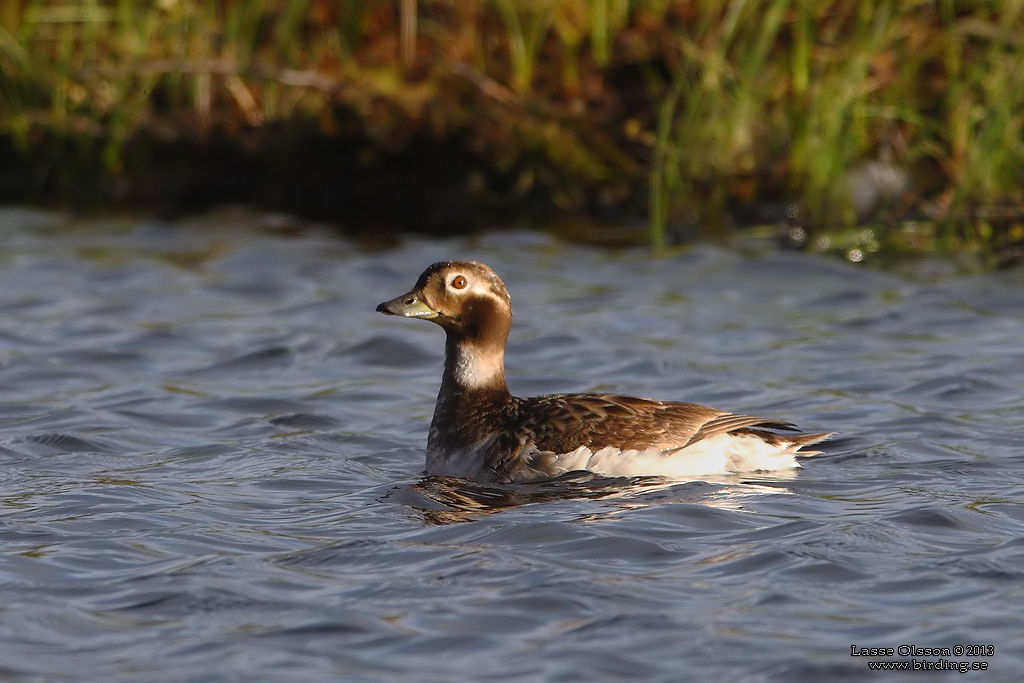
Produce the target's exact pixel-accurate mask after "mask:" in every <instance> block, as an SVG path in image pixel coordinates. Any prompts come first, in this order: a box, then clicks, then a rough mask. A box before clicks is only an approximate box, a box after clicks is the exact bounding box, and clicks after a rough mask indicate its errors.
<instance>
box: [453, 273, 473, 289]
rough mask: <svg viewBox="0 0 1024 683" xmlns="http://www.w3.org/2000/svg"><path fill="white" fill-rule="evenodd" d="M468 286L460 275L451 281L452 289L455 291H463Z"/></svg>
mask: <svg viewBox="0 0 1024 683" xmlns="http://www.w3.org/2000/svg"><path fill="white" fill-rule="evenodd" d="M468 284H469V282H467V281H466V278H465V277H463V276H462V275H456V276H455V279H454V280H452V287H454V288H455V289H465V288H466V285H468Z"/></svg>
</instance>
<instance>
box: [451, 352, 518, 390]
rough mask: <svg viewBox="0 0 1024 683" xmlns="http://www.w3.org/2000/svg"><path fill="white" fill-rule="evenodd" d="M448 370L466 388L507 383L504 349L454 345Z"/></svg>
mask: <svg viewBox="0 0 1024 683" xmlns="http://www.w3.org/2000/svg"><path fill="white" fill-rule="evenodd" d="M447 364H448V366H449V367H448V370H449V372H450V373H451V377H452V379H454V380H455V382H456V384H458V385H459V386H460V387H462V388H464V389H484V388H493V387H495V386H502V387H504V385H505V352H504V349H500V348H499V349H493V347H492V349H491V350H489V351H488V352H487V353H484V349H480V348H478V347H476V346H472V345H469V344H462V345H458V346H454V347H453V353H452V354H451V356H450V357H449V358H448V359H447Z"/></svg>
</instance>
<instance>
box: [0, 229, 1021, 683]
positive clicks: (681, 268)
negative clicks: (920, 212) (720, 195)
mask: <svg viewBox="0 0 1024 683" xmlns="http://www.w3.org/2000/svg"><path fill="white" fill-rule="evenodd" d="M281 223H282V221H280V220H275V219H272V218H260V217H252V216H249V217H245V216H241V217H239V216H235V217H232V216H229V215H223V216H220V217H219V218H218V217H213V218H206V219H202V220H198V219H197V220H192V221H184V222H181V223H175V224H167V223H156V222H139V221H135V222H131V221H126V222H111V223H109V224H104V223H99V222H93V223H90V224H88V225H79V226H67V225H64V224H63V221H62V220H61V219H60V218H54V217H48V216H45V215H41V214H33V213H28V212H23V211H15V210H5V211H2V212H0V240H2V249H0V424H2V425H3V429H2V436H0V468H2V470H0V679H2V680H4V681H80V680H96V681H126V682H127V681H255V680H260V681H277V680H280V681H331V680H346V681H453V680H467V681H513V680H515V681H526V680H545V681H638V680H644V681H687V680H694V681H787V682H790V681H808V682H818V681H860V680H886V681H893V680H900V681H902V680H913V681H923V680H926V679H927V680H928V681H935V680H984V681H1018V680H1020V676H1021V673H1020V672H1021V671H1022V670H1024V447H1022V434H1024V429H1022V426H1021V425H1022V423H1024V273H1022V272H1021V271H1019V270H1018V271H1009V272H1002V273H995V274H989V275H984V276H974V277H959V278H957V277H948V278H946V279H943V280H940V281H938V282H931V283H923V282H913V281H909V280H903V279H899V278H897V277H895V276H892V275H886V274H880V273H877V272H872V271H869V270H866V269H863V268H855V267H852V266H849V265H845V264H842V263H838V262H834V261H827V260H822V259H818V258H812V257H808V256H804V255H798V254H791V253H764V254H760V255H743V254H739V253H735V252H730V251H725V250H721V249H717V248H711V247H698V248H693V249H691V250H689V251H687V252H685V253H682V254H679V255H675V256H670V257H667V258H664V259H660V260H655V259H651V258H649V257H648V256H647V255H645V254H644V253H642V252H625V253H609V252H605V251H600V250H594V249H587V248H582V247H573V246H566V245H560V244H558V243H555V242H553V241H550V240H549V239H548V238H546V237H542V236H538V235H534V234H529V233H513V234H508V233H505V234H502V235H497V234H495V235H491V236H485V237H482V238H479V239H476V240H455V241H441V242H430V241H422V240H414V239H410V240H407V241H406V242H405V243H404V244H403V245H402V246H400V247H397V248H394V249H391V250H385V251H376V252H367V251H365V250H362V249H360V248H358V247H356V246H354V245H352V244H350V243H348V242H345V241H343V240H341V239H339V238H336V237H335V236H333V235H332V234H331V233H330V232H328V231H318V230H315V229H310V230H291V229H289V230H285V229H282V227H281ZM275 225H276V226H277V227H275ZM261 226H262V227H261ZM285 227H287V226H285ZM449 257H472V258H476V259H479V260H483V261H485V262H487V263H489V264H490V265H492V266H493V267H494V268H495V269H496V270H497V271H498V272H499V273H500V274H501V275H502V276H503V277H504V279H505V281H506V282H507V284H508V286H509V288H510V290H511V292H512V297H513V306H514V309H515V313H516V319H515V324H514V327H513V331H512V336H511V339H510V343H509V352H508V365H509V368H508V372H509V383H510V386H511V388H512V390H513V391H514V392H517V393H522V394H535V393H547V392H556V391H590V390H601V391H618V392H623V393H634V394H641V395H649V396H657V397H661V398H668V399H678V400H691V401H699V402H703V403H708V404H711V405H714V406H716V407H719V408H724V409H729V410H733V411H738V412H752V413H756V414H767V415H772V416H778V417H780V418H784V419H790V420H793V421H796V422H798V423H799V424H801V425H802V426H803V427H805V428H807V429H810V430H816V431H825V430H834V431H836V432H838V433H839V436H838V437H837V438H836V439H835V440H834V441H832V442H830V443H829V444H827V445H826V449H825V453H823V454H822V455H819V456H816V457H814V458H813V459H810V460H808V461H805V467H804V469H803V470H801V471H799V473H798V474H797V475H795V477H794V476H786V475H764V476H759V477H751V478H743V479H728V478H723V479H721V480H718V481H713V482H699V481H695V482H684V483H677V484H674V485H670V486H666V485H664V484H659V482H656V481H639V482H629V481H626V480H595V479H591V478H588V477H585V476H578V477H576V476H574V477H569V478H567V479H564V480H561V481H554V482H547V483H539V484H533V485H522V486H510V487H489V486H483V485H472V484H467V483H460V482H457V481H453V480H433V479H425V478H423V477H422V476H421V469H422V466H423V448H424V441H425V438H426V429H427V425H428V422H429V419H430V415H431V412H432V409H433V400H434V396H435V393H436V390H437V384H438V376H439V371H440V363H441V347H442V339H443V335H442V332H441V331H440V330H439V329H438V328H436V327H435V326H433V325H430V324H428V323H424V322H421V321H409V320H400V319H395V318H387V317H385V316H381V315H379V314H377V313H375V312H374V306H375V305H376V304H377V303H379V302H380V301H382V300H384V299H387V298H391V297H393V296H396V295H398V294H400V293H402V292H404V291H407V290H408V289H409V288H410V287H411V286H412V284H413V282H414V281H415V279H416V277H417V275H418V274H419V272H420V271H421V270H422V269H423V268H424V267H425V266H426V265H428V264H429V263H431V262H432V261H435V260H440V259H443V258H449ZM852 645H854V646H858V647H892V648H898V647H899V646H900V645H915V646H917V647H922V648H923V647H950V648H953V647H954V646H956V645H986V646H987V645H991V646H993V648H994V654H992V655H991V656H984V657H981V656H979V657H969V656H966V655H964V656H959V657H957V656H953V657H916V659H917V660H918V661H923V660H928V661H930V662H934V661H938V660H939V659H945V660H947V661H948V660H953V661H966V662H985V663H987V665H988V670H987V671H973V672H969V673H967V674H959V673H957V674H952V673H948V672H935V671H932V672H929V673H918V674H916V675H915V674H911V673H905V674H901V673H897V672H887V673H872V672H869V670H868V664H867V661H868V660H869V659H871V660H872V661H874V660H876V659H878V658H868V657H853V656H851V649H850V648H851V646H852ZM892 659H899V658H898V657H893V658H892Z"/></svg>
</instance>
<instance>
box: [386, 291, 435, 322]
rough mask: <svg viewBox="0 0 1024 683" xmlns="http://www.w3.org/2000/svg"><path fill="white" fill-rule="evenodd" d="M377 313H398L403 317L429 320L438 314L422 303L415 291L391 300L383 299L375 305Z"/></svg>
mask: <svg viewBox="0 0 1024 683" xmlns="http://www.w3.org/2000/svg"><path fill="white" fill-rule="evenodd" d="M377 312H378V313H386V314H387V315H400V316H402V317H404V318H423V319H425V320H430V319H431V318H436V317H437V316H438V315H440V314H439V313H438V312H437V311H435V310H434V309H433V308H431V307H430V306H428V305H426V304H425V303H423V301H421V300H420V298H419V296H417V295H416V292H409V293H408V294H403V295H402V296H399V297H395V298H394V299H392V300H391V301H385V302H384V303H382V304H381V305H380V306H377Z"/></svg>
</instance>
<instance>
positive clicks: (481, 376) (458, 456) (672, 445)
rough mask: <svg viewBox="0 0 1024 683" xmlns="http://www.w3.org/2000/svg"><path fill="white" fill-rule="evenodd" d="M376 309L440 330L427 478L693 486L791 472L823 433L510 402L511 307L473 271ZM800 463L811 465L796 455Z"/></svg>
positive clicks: (658, 404) (694, 408)
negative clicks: (684, 482) (576, 477)
mask: <svg viewBox="0 0 1024 683" xmlns="http://www.w3.org/2000/svg"><path fill="white" fill-rule="evenodd" d="M377 310H378V311H380V312H382V313H387V314H390V315H401V316H405V317H412V318H425V319H427V320H430V321H432V322H435V323H437V324H438V325H440V326H441V327H442V328H444V330H445V332H446V334H447V339H446V344H445V368H444V373H443V375H442V380H441V389H440V392H439V393H438V398H437V406H436V408H435V410H434V419H433V421H432V422H431V426H430V435H429V437H428V441H427V473H428V474H437V475H447V476H457V477H465V478H469V479H476V480H481V481H513V480H524V479H535V478H539V477H548V476H555V475H558V474H561V473H564V472H567V471H571V470H577V469H586V470H591V471H594V472H598V473H601V474H608V475H611V476H618V475H625V476H632V475H638V474H643V475H663V476H669V477H687V478H688V477H693V476H699V475H701V474H721V473H726V472H742V471H753V470H768V469H782V468H792V467H799V465H798V464H797V463H796V461H795V460H794V458H793V456H794V455H795V454H796V453H797V451H798V450H799V449H800V448H801V447H803V446H806V445H809V444H813V443H816V442H818V441H821V440H823V439H825V438H827V437H828V436H829V434H779V433H776V432H775V431H766V430H767V429H771V430H777V431H783V432H793V431H797V430H796V428H795V427H794V426H793V425H791V424H789V423H787V422H779V421H777V420H772V419H769V418H763V417H753V416H749V415H736V414H733V413H727V412H724V411H721V410H715V409H714V408H709V407H707V406H702V405H698V404H695V403H676V402H667V401H659V400H655V399H649V398H639V397H634V396H618V395H614V394H557V395H552V396H535V397H529V398H518V397H515V396H512V395H511V394H510V393H509V391H508V388H507V386H506V384H505V368H504V353H505V341H506V339H507V337H508V332H509V328H510V327H511V322H512V308H511V303H510V299H509V295H508V290H507V289H506V288H505V285H504V283H502V281H501V279H500V278H498V276H497V275H496V274H495V273H494V271H493V270H491V269H490V268H488V267H487V266H485V265H484V264H482V263H477V262H473V261H445V262H441V263H435V264H433V265H432V266H430V267H429V268H427V270H426V271H424V272H423V274H422V275H421V276H420V278H419V281H418V282H417V283H416V287H415V288H414V289H413V290H412V291H410V292H409V293H407V294H404V295H402V296H400V297H397V298H395V299H392V300H391V301H386V302H384V303H382V304H380V305H379V306H378V307H377ZM800 455H813V453H801V454H800Z"/></svg>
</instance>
